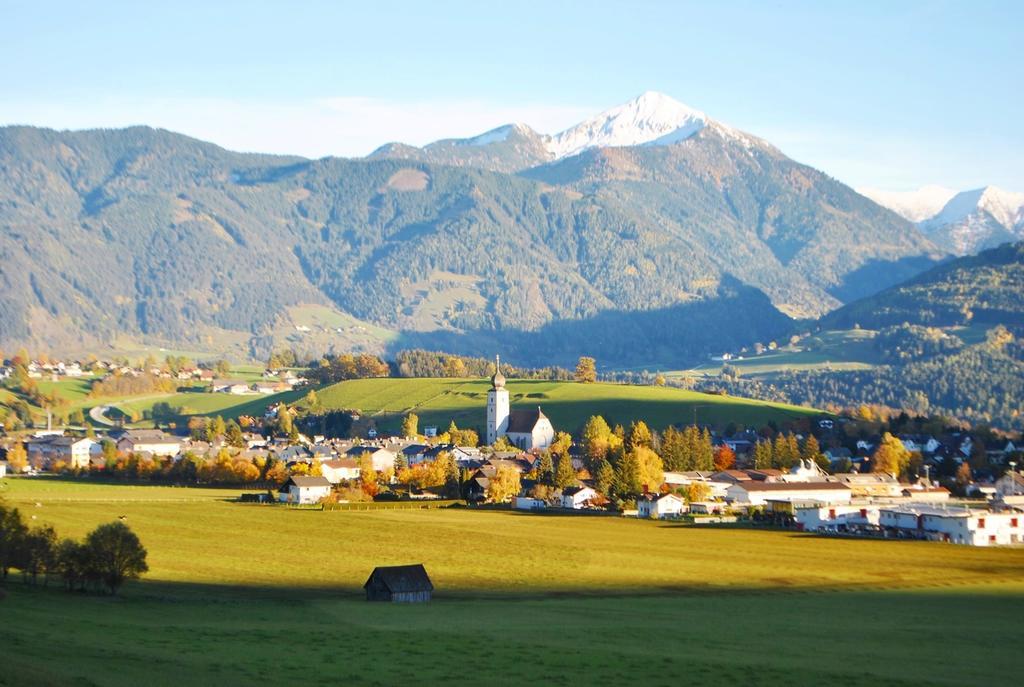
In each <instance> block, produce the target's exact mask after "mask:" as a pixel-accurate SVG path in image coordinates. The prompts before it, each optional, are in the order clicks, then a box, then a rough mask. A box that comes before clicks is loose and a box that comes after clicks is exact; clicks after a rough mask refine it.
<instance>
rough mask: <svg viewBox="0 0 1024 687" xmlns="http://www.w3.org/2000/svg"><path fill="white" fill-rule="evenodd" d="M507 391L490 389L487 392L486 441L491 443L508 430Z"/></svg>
mask: <svg viewBox="0 0 1024 687" xmlns="http://www.w3.org/2000/svg"><path fill="white" fill-rule="evenodd" d="M508 415H509V403H508V391H507V390H506V389H491V390H490V391H488V392H487V443H488V444H493V443H494V442H495V441H497V440H498V439H499V438H500V437H503V436H505V432H506V431H507V430H508Z"/></svg>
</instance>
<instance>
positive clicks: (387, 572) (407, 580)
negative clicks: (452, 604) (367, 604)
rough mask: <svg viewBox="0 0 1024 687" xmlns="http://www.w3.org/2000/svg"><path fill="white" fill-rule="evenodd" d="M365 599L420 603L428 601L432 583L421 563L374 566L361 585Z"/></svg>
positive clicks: (432, 586)
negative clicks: (364, 591)
mask: <svg viewBox="0 0 1024 687" xmlns="http://www.w3.org/2000/svg"><path fill="white" fill-rule="evenodd" d="M363 589H365V590H366V600H367V601H390V602H392V603H420V602H425V601H430V597H431V595H432V594H433V592H434V584H433V583H432V582H431V581H430V576H428V575H427V571H426V569H425V568H424V567H423V565H422V564H420V563H417V564H416V565H392V566H386V567H384V566H382V567H378V568H374V569H373V572H372V573H370V577H369V578H368V579H367V580H366V584H364V585H363Z"/></svg>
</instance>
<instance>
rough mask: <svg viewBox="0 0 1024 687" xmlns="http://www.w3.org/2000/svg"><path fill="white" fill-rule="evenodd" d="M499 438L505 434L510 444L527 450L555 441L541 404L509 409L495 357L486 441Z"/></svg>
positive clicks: (490, 441)
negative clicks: (533, 406)
mask: <svg viewBox="0 0 1024 687" xmlns="http://www.w3.org/2000/svg"><path fill="white" fill-rule="evenodd" d="M501 437H506V438H507V439H508V442H509V443H510V444H512V445H513V446H517V447H519V448H521V449H522V450H524V451H530V450H533V449H535V448H538V449H539V448H547V447H548V446H550V445H551V443H552V442H553V441H554V440H555V428H554V427H552V426H551V420H549V419H548V418H547V416H545V415H544V413H543V412H541V409H540V406H537V408H536V410H511V409H510V408H509V404H508V389H506V388H505V375H503V374H501V358H500V357H495V359H494V376H493V377H491V390H490V391H488V392H487V443H488V444H493V443H494V442H495V441H497V440H498V439H499V438H501Z"/></svg>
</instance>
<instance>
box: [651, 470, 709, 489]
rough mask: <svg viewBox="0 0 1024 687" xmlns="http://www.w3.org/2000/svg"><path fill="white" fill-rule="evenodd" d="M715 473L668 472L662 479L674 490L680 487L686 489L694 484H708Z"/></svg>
mask: <svg viewBox="0 0 1024 687" xmlns="http://www.w3.org/2000/svg"><path fill="white" fill-rule="evenodd" d="M712 474H714V473H711V472H705V471H702V470H688V471H685V472H666V473H664V477H663V478H662V479H663V481H664V482H665V484H667V485H669V486H670V487H672V488H673V489H675V488H678V487H686V486H689V485H691V484H693V483H694V482H708V481H710V480H711V475H712Z"/></svg>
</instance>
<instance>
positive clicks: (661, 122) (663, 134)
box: [548, 91, 710, 158]
mask: <svg viewBox="0 0 1024 687" xmlns="http://www.w3.org/2000/svg"><path fill="white" fill-rule="evenodd" d="M709 123H710V120H709V119H708V117H707V115H705V114H704V113H703V112H701V111H699V110H695V109H693V108H692V107H689V106H687V105H684V104H683V103H681V102H679V101H678V100H675V99H673V98H670V97H669V96H667V95H665V94H664V93H657V92H655V91H647V92H646V93H643V94H642V95H640V96H638V97H636V98H634V99H633V100H630V101H629V102H627V103H624V104H622V105H619V106H617V107H613V108H612V109H610V110H606V111H604V112H602V113H600V114H598V115H596V116H595V117H591V118H590V119H588V120H586V121H583V122H580V123H579V124H577V125H576V126H573V127H570V128H568V129H566V130H565V131H563V132H561V133H559V134H555V135H554V136H552V137H551V138H550V140H549V141H548V150H550V151H551V153H552V155H553V156H554V157H556V158H560V157H568V156H570V155H575V154H577V153H579V152H582V151H583V150H586V149H587V148H603V147H614V146H635V145H644V144H662V145H667V144H669V143H675V142H677V141H682V140H684V139H687V138H689V137H690V136H692V135H694V134H695V133H697V132H698V131H700V130H701V129H703V128H704V127H705V126H707V125H708V124H709Z"/></svg>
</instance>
